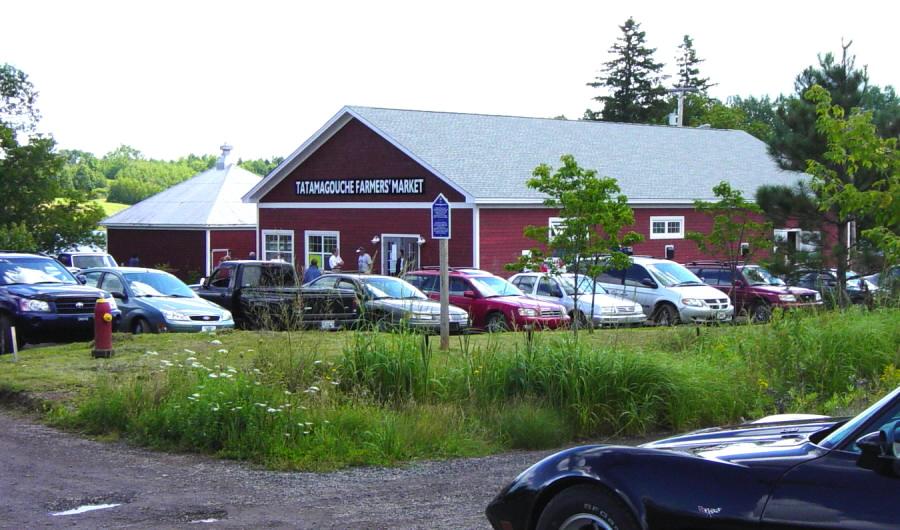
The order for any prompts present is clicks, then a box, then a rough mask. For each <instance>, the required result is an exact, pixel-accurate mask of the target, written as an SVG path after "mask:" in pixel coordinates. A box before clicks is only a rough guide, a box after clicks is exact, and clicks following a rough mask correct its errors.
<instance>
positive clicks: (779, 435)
mask: <svg viewBox="0 0 900 530" xmlns="http://www.w3.org/2000/svg"><path fill="white" fill-rule="evenodd" d="M845 420H846V418H827V417H818V418H812V419H802V420H791V421H770V422H765V423H745V424H741V425H734V426H730V427H716V428H712V429H703V430H699V431H694V432H691V433H687V434H682V435H679V436H673V437H671V438H665V439H663V440H657V441H655V442H650V443H647V444H643V445H641V446H640V447H643V448H647V449H663V450H670V451H677V452H684V453H690V454H693V455H696V456H699V457H702V458H713V459H716V460H726V461H730V462H737V461H745V460H752V459H759V458H763V459H764V458H773V457H783V456H791V455H799V454H800V453H806V452H808V447H805V446H806V445H807V443H808V442H809V437H810V436H811V435H812V434H814V433H817V432H820V431H822V430H825V429H831V428H832V427H835V426H836V425H838V424H839V423H842V422H843V421H845Z"/></svg>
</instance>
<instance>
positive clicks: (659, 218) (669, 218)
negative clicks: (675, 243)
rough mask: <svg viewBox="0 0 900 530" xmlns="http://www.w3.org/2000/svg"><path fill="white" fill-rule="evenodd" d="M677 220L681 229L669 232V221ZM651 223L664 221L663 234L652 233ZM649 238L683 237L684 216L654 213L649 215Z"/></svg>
mask: <svg viewBox="0 0 900 530" xmlns="http://www.w3.org/2000/svg"><path fill="white" fill-rule="evenodd" d="M673 221H677V222H678V223H679V225H678V226H679V227H680V228H681V231H679V232H678V233H669V232H668V230H669V223H670V222H673ZM653 223H666V233H665V234H654V233H653ZM649 233H650V239H684V216H683V215H665V216H663V215H655V216H651V217H650V228H649Z"/></svg>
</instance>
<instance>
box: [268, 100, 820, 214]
mask: <svg viewBox="0 0 900 530" xmlns="http://www.w3.org/2000/svg"><path fill="white" fill-rule="evenodd" d="M347 109H349V111H350V112H352V113H353V114H355V115H356V117H358V118H360V119H362V120H363V121H364V122H366V123H367V124H368V125H370V126H371V127H373V128H375V129H376V130H377V131H378V132H380V133H381V134H382V135H384V136H385V137H387V138H389V139H390V140H392V141H393V142H394V143H396V144H399V145H401V146H403V147H404V148H406V149H407V150H408V151H409V152H411V153H412V154H413V155H415V156H416V157H417V158H419V159H420V160H421V161H424V162H425V163H427V164H428V165H429V166H431V167H432V168H434V169H435V170H436V171H438V172H439V173H440V174H441V175H442V176H444V177H446V178H448V179H450V180H452V181H454V182H455V183H456V184H457V185H458V186H459V187H461V188H462V189H463V190H465V191H466V192H468V193H469V194H470V195H471V196H473V197H474V198H475V199H476V200H477V201H478V202H483V200H484V199H497V198H506V199H520V198H521V199H527V198H541V197H542V194H540V193H537V192H535V191H534V190H532V189H530V188H528V187H527V186H526V181H527V180H528V178H529V177H530V176H531V173H532V171H533V170H534V168H535V167H536V166H537V165H539V164H541V163H547V164H550V165H551V166H553V167H559V165H560V162H559V158H560V156H561V155H563V154H572V155H574V156H575V159H576V160H577V161H578V163H579V165H580V166H581V167H584V168H592V169H596V170H597V172H598V174H599V175H601V176H610V177H614V178H616V179H617V180H618V181H619V185H620V186H621V188H622V191H623V193H625V195H626V196H628V198H629V200H632V201H634V200H647V201H654V200H658V201H667V200H672V201H682V200H692V199H709V198H712V187H713V186H714V185H716V184H718V183H719V182H720V181H722V180H727V181H729V182H730V183H731V185H732V186H733V187H736V188H737V189H739V190H741V191H742V192H743V193H744V196H745V197H747V198H750V199H752V198H753V196H754V193H755V191H756V189H757V188H758V187H759V186H761V185H763V184H793V183H794V182H796V181H797V180H798V179H800V178H802V177H803V174H802V173H796V172H790V171H783V170H781V169H780V168H779V167H778V165H777V164H776V163H775V161H774V160H773V159H772V158H771V157H770V156H769V155H768V154H767V152H766V145H765V143H763V142H762V141H760V140H758V139H756V138H755V137H753V136H751V135H749V134H747V133H746V132H744V131H734V130H720V129H696V128H689V127H684V128H677V127H667V126H656V125H632V124H622V123H609V122H590V121H567V120H554V119H543V118H521V117H511V116H489V115H481V114H456V113H448V112H425V111H411V110H393V109H381V108H370V107H347ZM272 176H275V175H274V174H273V175H272Z"/></svg>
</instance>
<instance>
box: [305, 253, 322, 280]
mask: <svg viewBox="0 0 900 530" xmlns="http://www.w3.org/2000/svg"><path fill="white" fill-rule="evenodd" d="M321 275H322V271H320V270H319V260H317V259H316V258H313V259H311V260H309V267H307V268H306V270H305V271H304V272H303V283H304V284H307V283H309V282H311V281H313V280H315V279H316V278H318V277H319V276H321Z"/></svg>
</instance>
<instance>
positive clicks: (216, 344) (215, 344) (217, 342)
mask: <svg viewBox="0 0 900 530" xmlns="http://www.w3.org/2000/svg"><path fill="white" fill-rule="evenodd" d="M209 343H210V344H212V345H213V346H219V345H221V344H222V341H220V340H219V339H214V340H211V341H209Z"/></svg>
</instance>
